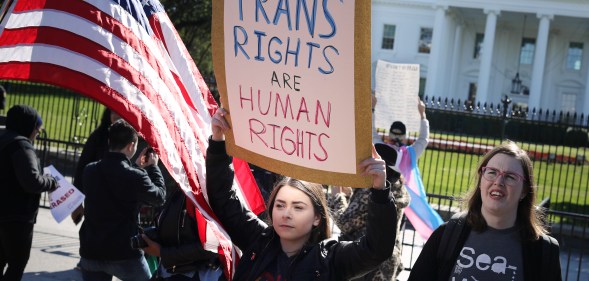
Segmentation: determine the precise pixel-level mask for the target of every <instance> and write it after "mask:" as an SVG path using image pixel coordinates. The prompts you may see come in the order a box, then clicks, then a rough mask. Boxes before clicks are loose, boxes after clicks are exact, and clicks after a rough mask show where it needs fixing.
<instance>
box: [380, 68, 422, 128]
mask: <svg viewBox="0 0 589 281" xmlns="http://www.w3.org/2000/svg"><path fill="white" fill-rule="evenodd" d="M375 81H376V83H375V84H376V87H375V89H374V90H375V95H376V99H377V103H376V106H375V108H374V118H375V121H374V126H375V128H376V130H378V131H379V132H384V133H385V134H388V133H389V128H390V127H391V124H392V123H393V122H395V121H401V122H403V123H404V124H405V126H406V127H407V131H408V132H416V131H419V124H420V123H419V122H420V120H421V117H420V116H419V111H418V110H417V104H418V98H417V96H418V94H419V64H398V63H390V62H386V61H382V60H379V61H378V62H377V64H376V74H375Z"/></svg>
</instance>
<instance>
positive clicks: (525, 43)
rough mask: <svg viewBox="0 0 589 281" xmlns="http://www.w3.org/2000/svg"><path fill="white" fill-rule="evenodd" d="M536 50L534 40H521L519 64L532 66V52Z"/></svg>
mask: <svg viewBox="0 0 589 281" xmlns="http://www.w3.org/2000/svg"><path fill="white" fill-rule="evenodd" d="M535 50H536V39H534V38H523V39H522V47H521V51H520V58H519V62H520V63H521V64H532V62H534V51H535Z"/></svg>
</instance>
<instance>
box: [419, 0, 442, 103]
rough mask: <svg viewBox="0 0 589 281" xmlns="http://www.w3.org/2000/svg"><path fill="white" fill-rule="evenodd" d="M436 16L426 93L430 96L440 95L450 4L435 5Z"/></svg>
mask: <svg viewBox="0 0 589 281" xmlns="http://www.w3.org/2000/svg"><path fill="white" fill-rule="evenodd" d="M434 8H435V9H436V17H435V19H434V26H433V31H432V32H433V34H432V49H431V50H430V54H429V60H428V64H427V78H426V79H427V81H426V84H425V95H426V96H429V97H439V96H440V95H441V93H440V81H439V79H440V78H439V77H440V74H439V73H440V71H439V70H440V68H441V66H442V65H441V63H440V61H441V60H440V59H441V56H442V50H443V46H444V44H445V41H446V40H447V39H446V38H445V36H444V33H445V32H444V29H445V27H446V10H447V9H448V6H435V7H434Z"/></svg>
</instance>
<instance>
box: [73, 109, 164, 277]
mask: <svg viewBox="0 0 589 281" xmlns="http://www.w3.org/2000/svg"><path fill="white" fill-rule="evenodd" d="M108 141H109V152H108V153H107V154H106V155H105V156H104V157H103V159H102V160H100V161H98V162H94V163H90V164H88V165H87V166H86V168H85V169H84V175H83V177H84V191H85V194H86V199H85V201H84V217H85V219H84V222H83V223H82V227H81V228H80V233H79V236H80V256H81V257H82V259H81V260H80V265H81V267H82V277H83V278H84V280H111V279H112V276H116V277H117V278H119V279H121V280H147V279H149V278H150V277H151V272H150V270H149V267H148V265H147V262H146V260H145V258H144V256H143V251H142V250H141V249H134V248H132V247H131V238H132V237H134V236H136V235H138V234H139V226H138V223H139V222H138V215H139V207H140V204H141V203H145V204H151V205H156V206H160V205H162V204H163V202H164V198H165V195H166V192H165V187H164V180H163V177H162V174H161V172H160V170H159V168H158V166H157V163H158V160H159V158H158V156H157V154H156V153H154V152H150V153H146V149H145V150H143V151H142V152H141V154H140V156H139V157H138V158H137V162H136V163H135V164H136V165H137V166H138V167H136V166H134V165H133V164H132V163H131V161H130V160H129V159H130V158H132V157H133V155H134V154H135V152H136V151H137V141H138V136H137V132H136V131H135V129H133V127H131V125H129V123H127V122H126V121H125V120H122V119H120V120H117V121H116V122H114V123H113V124H112V125H111V126H110V128H109V137H108Z"/></svg>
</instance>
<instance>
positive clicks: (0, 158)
mask: <svg viewBox="0 0 589 281" xmlns="http://www.w3.org/2000/svg"><path fill="white" fill-rule="evenodd" d="M42 130H43V121H42V119H41V116H40V115H39V114H38V113H37V111H36V110H35V109H34V108H32V107H30V106H27V105H15V106H13V107H11V108H10V109H9V110H8V112H7V114H6V131H5V132H4V134H2V135H0V182H1V183H2V187H1V188H0V192H2V197H3V198H5V199H6V200H4V202H3V203H2V204H0V280H20V279H21V278H22V275H23V272H24V270H25V266H26V265H27V262H28V260H29V255H30V252H31V244H32V242H33V226H34V224H35V222H36V220H37V213H38V211H39V200H40V198H41V193H43V192H45V191H49V192H51V191H53V190H55V189H57V187H58V185H57V181H56V180H55V179H54V178H53V177H51V176H45V175H43V173H42V169H41V166H40V163H39V161H38V159H37V155H36V154H35V148H34V147H33V142H34V141H35V140H36V139H37V136H38V135H39V132H40V131H42Z"/></svg>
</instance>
